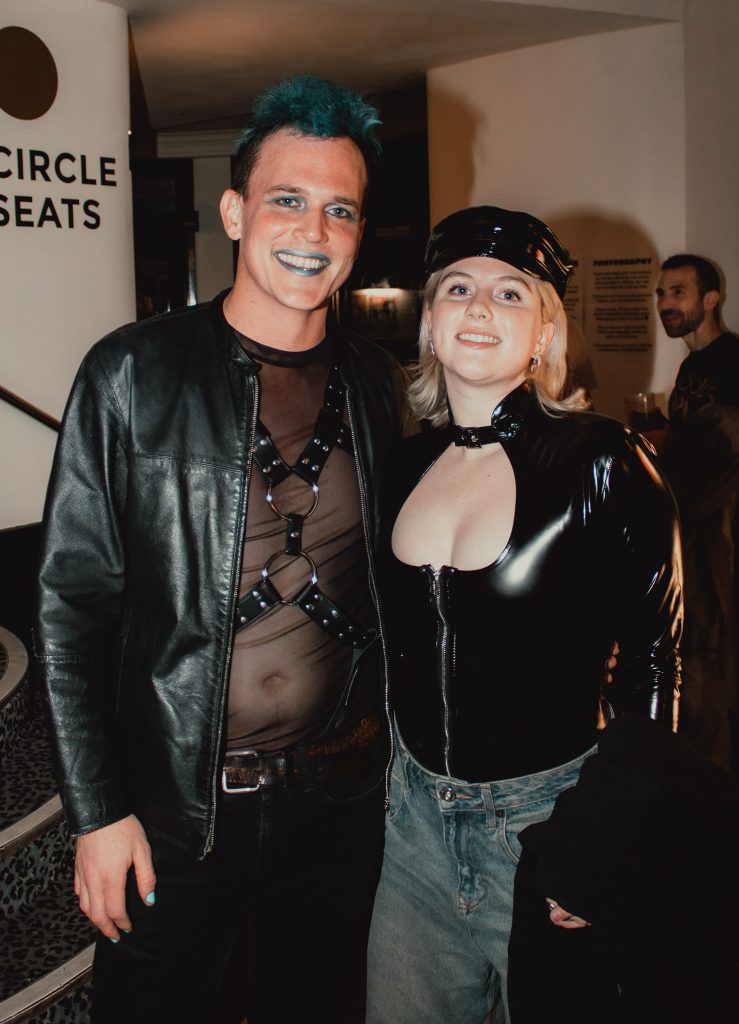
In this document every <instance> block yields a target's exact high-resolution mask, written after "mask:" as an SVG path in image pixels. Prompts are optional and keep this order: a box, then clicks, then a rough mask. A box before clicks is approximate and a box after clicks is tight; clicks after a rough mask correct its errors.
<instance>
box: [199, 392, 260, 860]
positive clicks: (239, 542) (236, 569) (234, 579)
mask: <svg viewBox="0 0 739 1024" xmlns="http://www.w3.org/2000/svg"><path fill="white" fill-rule="evenodd" d="M250 379H251V382H252V384H253V387H254V401H253V402H252V417H251V428H250V431H249V434H248V437H247V442H248V443H247V446H246V467H245V470H244V486H243V488H242V493H241V506H240V509H239V527H238V532H237V537H236V548H235V557H234V564H233V570H232V576H231V598H232V600H231V632H230V636H229V641H228V649H227V651H226V662H225V666H224V671H223V679H222V685H221V701H220V704H219V706H218V735H217V737H216V740H217V742H216V745H215V750H216V755H218V754H219V753H220V750H221V738H222V735H223V712H224V708H225V704H226V693H227V691H228V674H229V672H230V669H231V657H232V655H233V646H234V618H235V616H236V601H237V599H238V591H239V584H238V580H239V576H240V574H241V559H242V557H243V548H244V533H245V531H246V505H247V501H248V495H249V479H250V477H251V463H252V455H253V450H254V441H255V438H256V435H257V418H258V415H259V378H258V377H257V375H256V374H253V375H250ZM245 386H246V388H248V386H249V377H248V378H247V380H246V381H245ZM212 778H213V783H212V789H211V795H212V811H211V816H210V827H209V828H208V839H207V841H206V844H205V853H206V854H208V853H210V851H211V850H212V849H213V838H214V836H215V830H216V799H217V796H218V778H219V772H218V765H217V764H216V765H215V766H214V768H213V776H212Z"/></svg>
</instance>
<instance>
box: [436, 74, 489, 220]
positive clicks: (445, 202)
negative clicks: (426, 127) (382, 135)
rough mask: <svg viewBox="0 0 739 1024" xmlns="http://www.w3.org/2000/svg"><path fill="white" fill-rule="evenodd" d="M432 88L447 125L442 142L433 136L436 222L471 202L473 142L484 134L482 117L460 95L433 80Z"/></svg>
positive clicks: (437, 111) (473, 181) (473, 163)
mask: <svg viewBox="0 0 739 1024" xmlns="http://www.w3.org/2000/svg"><path fill="white" fill-rule="evenodd" d="M432 89H433V107H434V115H435V117H436V118H437V119H438V120H439V121H440V123H442V124H443V125H444V126H445V131H444V138H443V143H442V144H441V145H435V144H434V140H433V139H432V138H431V136H429V167H433V168H434V178H433V181H431V182H430V193H429V208H430V213H431V225H432V226H433V225H434V224H436V223H438V222H439V221H440V220H441V219H442V217H446V215H447V214H449V213H453V212H454V211H455V210H461V209H463V208H464V207H465V206H469V205H470V201H471V196H472V191H473V188H474V185H475V159H474V152H473V144H474V140H475V139H477V138H478V135H479V134H480V125H481V118H480V116H479V114H477V113H476V112H475V111H474V110H472V109H471V108H470V107H469V106H467V104H465V103H463V102H461V101H460V99H459V97H458V96H455V95H453V94H451V93H448V92H446V91H444V90H443V89H438V90H437V89H436V88H434V87H433V86H432V85H430V84H429V92H431V90H432ZM430 106H431V100H430V99H429V107H430ZM434 183H436V185H434Z"/></svg>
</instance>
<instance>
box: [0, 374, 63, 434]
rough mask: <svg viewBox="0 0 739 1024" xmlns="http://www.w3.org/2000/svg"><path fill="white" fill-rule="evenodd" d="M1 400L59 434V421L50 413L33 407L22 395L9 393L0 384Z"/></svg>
mask: <svg viewBox="0 0 739 1024" xmlns="http://www.w3.org/2000/svg"><path fill="white" fill-rule="evenodd" d="M0 398H1V399H2V400H3V401H4V402H7V403H8V405H12V406H14V407H15V408H16V409H20V411H21V412H24V413H25V414H26V415H27V416H31V417H32V418H33V419H35V420H38V422H39V423H43V424H44V426H45V427H49V429H50V430H56V431H57V432H58V431H59V429H60V428H61V423H60V422H59V420H57V419H55V418H54V417H53V416H50V415H49V414H48V412H44V410H43V409H39V408H38V407H37V406H35V405H31V403H30V402H27V401H26V400H25V398H21V396H20V395H16V394H15V393H14V392H13V391H8V389H7V388H4V387H3V386H2V384H0Z"/></svg>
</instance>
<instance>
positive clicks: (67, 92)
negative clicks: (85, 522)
mask: <svg viewBox="0 0 739 1024" xmlns="http://www.w3.org/2000/svg"><path fill="white" fill-rule="evenodd" d="M8 25H14V26H19V27H21V28H24V29H27V30H29V31H31V32H33V33H35V34H36V35H37V36H39V37H40V38H41V39H42V40H43V42H44V43H45V44H46V46H47V47H48V49H49V50H50V51H51V53H52V56H53V58H54V61H55V64H56V67H57V73H58V79H59V86H58V91H57V96H56V100H55V102H54V103H53V105H52V106H51V108H50V109H49V110H48V112H47V113H46V114H44V115H43V116H42V117H39V118H36V119H34V120H21V119H18V118H15V117H12V116H10V115H9V114H7V113H5V112H4V111H2V110H0V144H2V145H3V146H5V147H7V148H8V149H10V150H12V151H13V152H15V151H16V150H17V149H19V148H20V149H23V150H24V151H28V150H29V149H36V150H42V151H44V152H45V153H47V154H49V155H50V156H51V157H52V160H53V158H54V156H56V155H57V154H59V153H62V152H67V153H70V154H73V155H74V156H75V157H76V158H77V159H76V163H74V164H73V163H71V162H66V163H65V164H64V172H65V173H66V174H67V176H69V172H70V171H71V170H72V169H73V168H75V167H76V168H77V170H79V168H80V161H79V156H80V155H82V154H84V155H85V156H86V157H87V177H88V179H92V178H97V179H98V180H97V183H96V184H90V183H83V182H82V181H80V180H77V181H75V182H73V183H64V182H62V181H59V180H56V179H54V177H53V175H52V181H51V182H46V181H44V180H36V181H31V180H28V178H27V177H25V178H20V177H19V175H18V174H17V170H16V171H14V172H13V174H12V175H11V176H7V177H3V178H2V179H0V193H2V195H3V196H5V197H6V199H5V200H4V201H3V206H4V208H5V209H6V210H11V211H13V214H12V216H11V217H10V219H9V222H8V223H6V224H4V225H3V226H0V261H1V263H2V276H1V277H0V296H1V297H2V310H3V340H2V345H1V346H0V384H3V385H4V386H5V387H7V388H9V389H10V390H11V391H14V392H16V393H17V394H20V395H21V396H22V397H23V398H25V399H27V400H28V401H30V402H31V403H32V404H34V405H36V406H39V407H40V408H42V409H44V410H46V411H47V412H49V413H51V414H52V415H54V416H57V417H59V416H61V413H62V410H63V408H64V403H65V400H66V397H67V394H68V392H69V387H70V384H71V382H72V379H73V376H74V373H75V371H76V368H77V366H78V364H79V362H80V359H81V358H82V355H83V354H84V352H85V351H86V350H87V349H88V348H89V347H90V345H91V344H92V342H93V341H95V340H96V339H97V338H98V337H100V336H101V335H102V334H104V333H106V332H107V331H109V330H110V329H111V328H113V327H115V326H116V325H117V324H120V323H123V322H125V321H128V320H131V319H133V317H134V315H135V303H134V278H133V239H132V227H131V225H132V219H131V188H130V175H129V170H128V125H129V100H128V37H127V23H126V14H125V12H124V11H123V10H121V9H120V8H118V7H115V6H112V5H110V4H107V3H98V2H96V0H65V2H64V3H61V2H59V0H33V3H29V2H28V0H0V27H2V26H8ZM100 157H107V158H110V161H111V162H109V163H108V164H107V165H106V167H107V170H108V172H110V171H111V170H113V169H114V173H113V175H112V176H111V174H110V173H109V174H108V178H109V180H114V181H115V184H114V185H112V184H109V185H107V186H103V185H101V184H100V181H99V170H98V169H99V160H100ZM12 166H13V163H12V159H11V158H8V157H7V156H5V155H4V156H3V164H2V167H3V170H7V169H8V168H9V167H12ZM18 195H23V196H28V197H30V199H29V200H28V201H24V203H23V204H22V206H23V208H24V209H26V210H30V211H31V212H30V214H29V215H24V216H23V218H22V219H23V220H31V221H33V222H34V223H35V222H36V221H37V220H38V217H39V215H40V211H41V209H42V206H43V203H44V201H45V200H46V199H51V201H52V203H53V204H54V206H55V209H56V210H57V211H58V212H59V213H60V216H61V222H62V226H61V227H57V226H56V225H55V224H54V223H53V222H47V223H45V224H43V225H42V226H41V227H38V226H28V227H22V226H17V225H16V219H15V214H14V197H15V196H18ZM63 198H67V199H70V200H72V199H77V200H79V202H80V204H81V203H83V202H84V201H85V200H92V201H94V202H97V203H98V204H99V206H98V207H97V208H96V212H97V215H98V216H99V219H100V224H99V227H97V228H96V229H91V228H86V227H84V225H83V220H84V219H85V218H83V217H82V215H81V213H80V209H81V207H76V208H73V207H72V206H71V205H67V206H65V205H64V204H62V203H61V200H62V199H63ZM69 209H74V210H75V221H74V227H69V226H68V217H67V211H68V210H69ZM86 219H87V220H88V221H92V218H89V217H88V218H86ZM53 446H54V435H53V434H52V433H51V431H49V430H48V429H47V428H45V427H43V426H41V425H40V424H37V423H35V422H34V421H32V420H30V419H29V418H28V417H27V416H25V415H24V414H23V413H20V412H17V411H16V410H14V409H12V408H11V407H10V406H7V405H5V404H4V403H3V402H0V479H1V480H2V485H1V490H0V527H6V526H17V525H20V524H22V523H26V522H34V521H36V520H38V519H39V518H40V517H41V512H42V507H43V498H44V493H45V489H46V482H47V479H48V474H49V468H50V463H51V457H52V453H53Z"/></svg>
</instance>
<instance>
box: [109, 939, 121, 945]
mask: <svg viewBox="0 0 739 1024" xmlns="http://www.w3.org/2000/svg"><path fill="white" fill-rule="evenodd" d="M110 941H111V942H112V943H113V945H114V946H115V944H116V942H120V941H121V940H120V939H111V940H110Z"/></svg>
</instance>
